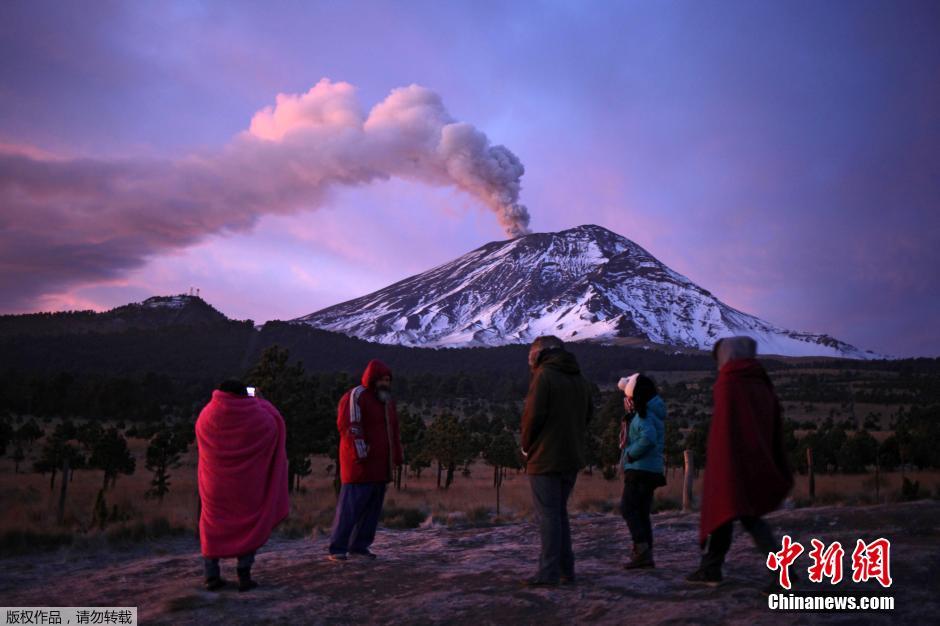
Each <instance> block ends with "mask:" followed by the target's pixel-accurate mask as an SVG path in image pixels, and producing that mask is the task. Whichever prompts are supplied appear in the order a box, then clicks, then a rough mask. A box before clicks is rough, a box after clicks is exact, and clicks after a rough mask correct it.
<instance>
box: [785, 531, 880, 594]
mask: <svg viewBox="0 0 940 626" xmlns="http://www.w3.org/2000/svg"><path fill="white" fill-rule="evenodd" d="M810 545H811V547H812V549H811V550H810V551H809V552H807V553H806V554H807V556H809V558H810V559H811V560H812V564H811V565H810V566H809V568H808V569H807V573H808V574H809V580H810V582H812V583H814V584H823V583H824V582H825V581H826V580H828V581H829V584H830V586H832V585H838V584H839V583H840V582H842V580H843V562H844V560H845V549H844V548H843V547H842V544H841V543H840V542H838V541H833V542H832V543H831V544H829V545H826V544H825V542H823V541H821V540H819V539H811V540H810ZM804 552H805V548H804V547H803V545H802V544H801V543H799V542H796V541H793V540H792V539H791V538H790V535H784V536H783V542H782V546H781V549H780V551H779V552H771V553H769V554H768V555H767V568H768V569H769V570H771V571H776V572H778V583H779V584H780V586H781V587H782V588H783V589H786V590H788V591H789V590H791V589H792V588H793V581H792V580H791V576H790V566H791V565H794V563H796V560H797V559H798V558H799V557H800V555H802V554H803V553H804ZM851 564H852V582H853V583H867V582H868V581H876V582H877V583H878V584H880V585H881V586H882V587H883V588H885V589H888V588H890V587H891V584H892V583H893V580H892V579H891V542H890V541H888V540H887V539H885V538H883V537H879V538H878V539H875V540H874V541H871V542H869V543H866V542H865V541H863V540H862V539H858V540H856V542H855V549H854V550H852V557H851ZM767 606H768V607H769V608H770V609H771V610H783V611H795V610H812V611H852V610H891V609H894V597H892V596H862V597H855V596H848V595H845V596H832V595H823V596H812V595H796V594H793V593H789V594H783V593H772V594H770V596H769V597H768V599H767Z"/></svg>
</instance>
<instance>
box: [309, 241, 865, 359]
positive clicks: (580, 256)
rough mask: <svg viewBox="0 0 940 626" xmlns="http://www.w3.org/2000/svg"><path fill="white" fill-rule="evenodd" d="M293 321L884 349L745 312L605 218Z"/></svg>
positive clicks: (444, 343)
mask: <svg viewBox="0 0 940 626" xmlns="http://www.w3.org/2000/svg"><path fill="white" fill-rule="evenodd" d="M292 321H293V322H295V323H305V324H309V325H312V326H314V327H317V328H321V329H324V330H330V331H334V332H342V333H344V334H347V335H350V336H354V337H358V338H360V339H365V340H367V341H373V342H377V343H397V344H400V345H405V346H415V347H470V346H497V345H506V344H511V343H527V342H529V341H531V340H532V339H534V338H535V337H536V336H538V335H541V334H555V335H558V336H560V337H561V338H562V339H565V340H569V341H582V340H589V341H600V342H605V343H613V342H616V341H618V340H624V339H632V340H645V341H649V342H650V343H653V344H659V345H663V346H666V347H673V348H677V349H697V350H708V349H710V348H711V346H712V345H713V344H714V342H715V341H717V339H719V338H721V337H723V336H729V335H732V334H748V335H751V336H753V337H754V338H755V339H756V340H757V341H758V344H759V346H760V350H761V352H762V353H765V354H779V355H782V356H831V357H841V358H846V357H847V358H855V359H873V358H883V357H881V355H878V354H875V353H873V352H871V351H864V350H861V349H859V348H857V347H855V346H852V345H850V344H848V343H846V342H843V341H840V340H838V339H835V338H833V337H831V336H829V335H826V334H814V333H808V332H799V331H792V330H786V329H782V328H779V327H777V326H774V325H773V324H771V323H769V322H766V321H764V320H762V319H760V318H758V317H756V316H753V315H749V314H747V313H744V312H742V311H739V310H737V309H735V308H733V307H731V306H729V305H727V304H725V303H724V302H722V301H721V300H719V299H718V298H717V297H715V296H714V295H713V294H712V293H711V292H710V291H708V290H707V289H704V288H702V287H700V286H698V285H697V284H695V283H694V282H692V281H691V280H689V279H688V278H686V277H685V276H683V275H681V274H679V273H678V272H676V271H674V270H672V269H671V268H669V267H668V266H666V265H665V264H663V263H662V262H660V261H659V260H658V259H656V257H654V256H653V255H652V254H651V253H649V252H648V251H647V250H646V249H644V248H643V247H641V246H639V245H638V244H636V243H635V242H633V241H631V240H629V239H627V238H626V237H623V236H621V235H618V234H617V233H614V232H612V231H610V230H608V229H606V228H603V227H601V226H598V225H594V224H588V225H583V226H578V227H575V228H571V229H567V230H563V231H559V232H556V233H534V234H531V235H525V236H522V237H517V238H514V239H510V240H506V241H493V242H489V243H486V244H484V245H482V246H480V247H478V248H476V249H475V250H472V251H470V252H468V253H467V254H465V255H462V256H460V257H458V258H456V259H453V260H451V261H448V262H446V263H443V264H440V265H438V266H436V267H433V268H431V269H430V270H428V271H426V272H423V273H420V274H416V275H414V276H410V277H408V278H405V279H403V280H400V281H398V282H396V283H393V284H392V285H389V286H388V287H385V288H383V289H380V290H378V291H375V292H372V293H370V294H366V295H364V296H361V297H359V298H355V299H353V300H349V301H347V302H342V303H339V304H336V305H333V306H330V307H327V308H325V309H321V310H319V311H316V312H314V313H311V314H309V315H305V316H302V317H299V318H296V319H295V320H292Z"/></svg>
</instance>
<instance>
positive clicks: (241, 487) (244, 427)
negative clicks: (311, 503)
mask: <svg viewBox="0 0 940 626" xmlns="http://www.w3.org/2000/svg"><path fill="white" fill-rule="evenodd" d="M286 438H287V431H286V429H285V426H284V418H283V417H281V414H280V413H279V412H278V410H277V409H276V408H274V405H273V404H271V403H270V402H268V401H267V400H264V399H263V398H260V397H253V396H251V395H249V394H248V388H247V387H245V384H244V383H243V382H241V381H237V380H227V381H225V382H224V383H222V384H221V385H219V388H218V389H216V390H215V391H213V392H212V399H211V400H210V401H209V403H208V404H207V405H206V406H205V408H203V409H202V412H200V413H199V418H198V419H197V420H196V443H197V445H198V446H199V466H198V480H199V499H200V504H201V509H200V515H199V539H200V543H201V544H202V545H201V547H202V555H203V557H204V559H205V570H206V589H208V590H209V591H217V590H219V589H221V588H222V587H224V586H225V581H224V580H223V579H222V578H221V576H220V569H219V559H220V558H222V559H224V558H237V559H238V565H237V572H238V590H239V591H250V590H251V589H254V588H255V587H256V586H257V583H255V581H254V580H252V578H251V566H252V563H254V560H255V552H256V551H257V550H258V548H260V547H261V546H263V545H264V544H265V543H266V542H267V540H268V538H269V537H270V536H271V531H272V529H273V528H274V527H275V526H276V525H277V524H278V523H279V522H280V521H281V520H283V519H284V518H285V517H287V513H288V509H289V507H290V502H289V500H288V496H287V452H286V446H285V442H286Z"/></svg>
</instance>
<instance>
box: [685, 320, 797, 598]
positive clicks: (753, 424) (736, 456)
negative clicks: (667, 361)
mask: <svg viewBox="0 0 940 626" xmlns="http://www.w3.org/2000/svg"><path fill="white" fill-rule="evenodd" d="M712 354H713V355H714V357H715V360H716V361H717V362H718V379H717V380H716V381H715V389H714V403H715V406H714V412H713V415H712V422H711V427H710V428H709V430H708V447H707V451H706V457H705V459H706V460H705V478H704V480H703V482H704V485H703V487H702V517H701V522H700V526H699V542H700V544H701V545H702V546H703V547H704V548H705V553H704V555H703V556H702V563H701V566H700V567H699V569H698V570H696V571H695V572H694V573H692V574H691V575H690V576H689V577H688V578H687V579H686V580H688V581H689V582H692V583H700V584H706V585H711V586H714V585H718V584H720V583H721V579H722V577H721V566H722V564H723V563H724V560H725V555H726V554H727V553H728V549H729V548H730V547H731V532H732V525H733V524H734V521H735V520H739V521H740V522H741V525H742V526H744V529H745V530H746V531H747V532H748V533H749V534H750V535H751V537H753V539H754V543H755V544H756V546H757V549H758V550H760V551H761V553H762V554H763V556H764V557H765V558H766V556H767V554H768V553H769V552H774V551H776V550H778V549H779V544H777V543H776V541H775V539H774V537H773V534H772V532H771V530H770V527H769V526H767V523H766V522H764V520H762V519H761V517H762V516H763V515H766V514H767V513H770V512H771V511H773V510H774V509H776V508H777V507H778V506H780V503H781V502H783V499H784V498H785V497H786V495H787V493H789V491H790V489H791V488H792V487H793V474H792V473H791V471H790V466H789V463H788V462H787V456H786V451H785V449H784V445H783V423H782V416H781V410H780V401H779V400H778V399H777V394H776V393H775V392H774V388H773V384H772V383H771V382H770V377H769V376H767V372H766V371H765V370H764V368H763V366H761V364H760V363H758V361H757V358H756V356H757V343H756V342H755V341H754V340H753V339H751V338H750V337H729V338H727V339H722V340H720V341H719V342H718V343H717V344H715V347H714V349H713V351H712Z"/></svg>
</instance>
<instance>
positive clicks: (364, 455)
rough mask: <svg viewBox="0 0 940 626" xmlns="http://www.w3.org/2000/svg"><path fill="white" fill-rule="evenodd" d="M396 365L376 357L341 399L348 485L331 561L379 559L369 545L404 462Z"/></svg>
mask: <svg viewBox="0 0 940 626" xmlns="http://www.w3.org/2000/svg"><path fill="white" fill-rule="evenodd" d="M391 386H392V370H391V369H389V367H388V366H387V365H385V364H384V363H382V362H381V361H378V360H375V359H373V360H372V361H369V364H368V365H367V366H366V371H365V372H364V373H363V374H362V384H361V385H359V386H358V387H355V388H353V389H350V390H349V391H347V392H346V393H345V394H343V397H342V398H341V399H340V401H339V406H338V407H337V416H336V426H337V428H338V429H339V435H340V443H339V469H340V481H341V482H342V486H341V487H340V491H339V500H338V501H337V503H336V514H335V516H334V517H333V530H332V533H331V536H330V554H329V559H330V560H331V561H336V562H341V561H345V560H346V559H347V558H348V556H356V557H364V558H369V559H374V558H375V554H374V553H373V552H372V551H371V550H369V548H370V546H371V545H372V542H373V541H374V540H375V529H376V527H377V526H378V524H379V518H380V517H381V515H382V504H383V503H384V501H385V487H386V485H387V484H388V483H389V482H390V481H391V480H392V476H394V472H395V469H396V468H397V467H398V466H400V465H401V464H402V463H403V462H404V454H403V453H402V447H401V436H400V434H399V430H398V414H397V412H396V411H395V401H394V400H393V399H392V396H391Z"/></svg>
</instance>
